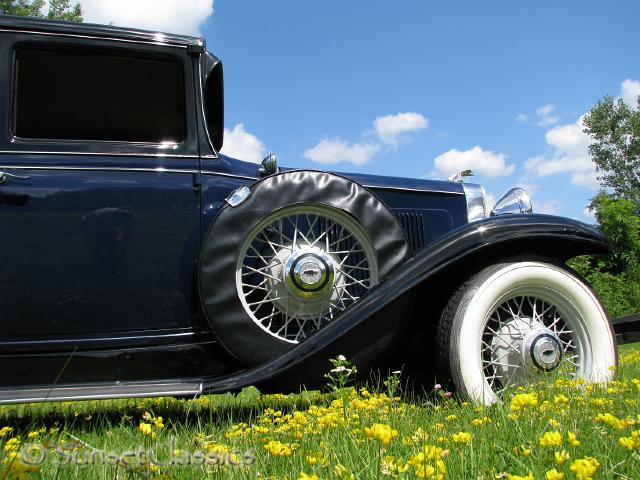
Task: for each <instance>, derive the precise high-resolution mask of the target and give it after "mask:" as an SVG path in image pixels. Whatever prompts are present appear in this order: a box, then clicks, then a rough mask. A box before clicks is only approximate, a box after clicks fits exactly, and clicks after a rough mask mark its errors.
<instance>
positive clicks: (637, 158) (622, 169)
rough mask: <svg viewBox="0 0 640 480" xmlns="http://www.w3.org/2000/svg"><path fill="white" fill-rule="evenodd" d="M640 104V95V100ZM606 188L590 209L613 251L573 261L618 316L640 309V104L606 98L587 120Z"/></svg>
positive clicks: (592, 146)
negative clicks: (633, 105)
mask: <svg viewBox="0 0 640 480" xmlns="http://www.w3.org/2000/svg"><path fill="white" fill-rule="evenodd" d="M638 107H640V98H639V99H638ZM583 122H584V131H585V133H587V134H588V135H589V136H590V138H591V140H592V143H591V145H590V146H589V153H590V154H591V158H592V159H593V161H594V163H595V164H596V167H597V168H598V172H599V173H600V175H599V177H598V179H599V181H600V184H601V185H602V187H603V188H605V189H606V190H601V191H600V192H599V193H598V195H596V196H595V197H594V198H593V199H592V201H591V205H590V208H591V209H592V210H594V211H595V215H596V220H597V221H598V227H599V228H600V230H601V231H602V233H604V235H605V236H606V237H607V238H608V239H609V243H610V244H611V253H610V254H609V255H592V256H585V257H578V258H576V259H573V260H572V261H571V262H570V263H569V264H570V265H571V266H572V267H573V268H575V269H576V270H577V271H578V272H580V273H581V274H582V275H583V276H585V277H586V278H587V280H589V282H590V283H591V285H592V286H593V288H594V289H595V290H596V291H597V292H598V294H599V295H600V297H601V298H602V300H603V302H604V304H605V306H606V308H607V310H608V311H609V314H610V315H611V316H612V317H617V316H622V315H627V314H630V313H635V312H637V311H639V310H640V217H639V216H638V214H639V213H640V108H639V109H635V108H632V106H630V105H627V104H626V103H625V102H623V101H622V100H614V99H613V98H612V97H609V96H607V97H605V98H603V99H602V100H600V101H599V102H597V103H596V104H595V105H594V107H593V108H592V109H591V110H590V111H589V113H588V114H587V115H585V118H584V121H583Z"/></svg>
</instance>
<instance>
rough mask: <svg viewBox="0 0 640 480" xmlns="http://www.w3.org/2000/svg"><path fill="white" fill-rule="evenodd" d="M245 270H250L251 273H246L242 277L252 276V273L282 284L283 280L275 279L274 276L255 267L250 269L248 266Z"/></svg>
mask: <svg viewBox="0 0 640 480" xmlns="http://www.w3.org/2000/svg"><path fill="white" fill-rule="evenodd" d="M243 268H246V269H247V270H250V272H244V273H243V274H242V275H250V274H251V273H257V274H259V275H263V276H265V277H267V278H270V279H272V280H275V281H276V282H281V280H280V279H279V278H276V277H274V276H273V275H270V274H268V273H266V272H264V271H262V270H258V269H255V268H253V267H248V266H247V265H245V266H244V267H243Z"/></svg>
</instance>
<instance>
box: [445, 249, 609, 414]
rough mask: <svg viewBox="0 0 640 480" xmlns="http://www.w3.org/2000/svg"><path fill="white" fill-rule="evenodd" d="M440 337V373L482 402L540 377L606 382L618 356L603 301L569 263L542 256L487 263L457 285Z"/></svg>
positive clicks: (447, 308) (460, 390)
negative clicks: (601, 301)
mask: <svg viewBox="0 0 640 480" xmlns="http://www.w3.org/2000/svg"><path fill="white" fill-rule="evenodd" d="M437 344H438V351H439V357H438V371H439V375H440V376H441V377H442V378H443V379H444V381H445V382H449V381H450V382H452V384H453V386H454V388H455V389H456V390H457V391H459V392H460V393H461V394H462V395H464V396H466V397H467V398H470V399H471V400H473V401H476V402H479V403H483V404H485V405H489V404H492V403H494V402H496V401H498V400H499V399H500V397H501V395H502V393H503V392H504V391H505V390H507V389H510V388H512V387H515V386H520V385H524V384H527V383H535V382H538V381H540V380H541V379H543V378H544V379H548V380H565V379H574V378H575V379H580V380H581V381H585V382H596V383H599V382H607V381H609V380H610V379H611V378H612V375H613V371H612V370H611V367H615V365H616V362H617V355H616V344H615V338H614V336H613V330H612V328H611V324H610V322H609V320H608V318H607V314H606V312H605V311H604V308H603V307H602V304H601V303H600V300H599V299H598V298H597V297H596V296H595V294H594V293H593V291H591V289H590V288H589V287H588V286H587V285H586V284H585V283H584V282H583V280H582V279H581V278H580V277H579V276H577V275H576V274H575V273H574V272H572V271H571V270H569V269H567V268H564V267H563V266H560V265H556V264H552V263H544V262H540V261H516V262H505V263H499V264H495V265H490V266H487V267H486V268H484V269H482V270H480V271H479V272H478V273H476V274H475V275H474V276H472V277H471V278H470V279H469V280H467V281H466V282H465V283H464V284H462V285H461V286H460V288H459V289H458V290H457V291H456V292H455V294H454V295H453V296H452V297H451V299H450V300H449V302H448V304H447V306H446V307H445V309H444V310H443V313H442V316H441V318H440V323H439V325H438V332H437Z"/></svg>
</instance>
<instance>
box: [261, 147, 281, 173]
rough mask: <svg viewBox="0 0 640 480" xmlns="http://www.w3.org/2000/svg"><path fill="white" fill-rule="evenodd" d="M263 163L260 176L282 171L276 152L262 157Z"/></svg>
mask: <svg viewBox="0 0 640 480" xmlns="http://www.w3.org/2000/svg"><path fill="white" fill-rule="evenodd" d="M260 165H262V166H261V167H260V176H261V177H267V176H269V175H273V174H275V173H278V172H279V171H280V168H278V156H277V155H276V154H275V153H270V154H269V155H267V156H266V157H264V158H263V159H262V163H261V164H260Z"/></svg>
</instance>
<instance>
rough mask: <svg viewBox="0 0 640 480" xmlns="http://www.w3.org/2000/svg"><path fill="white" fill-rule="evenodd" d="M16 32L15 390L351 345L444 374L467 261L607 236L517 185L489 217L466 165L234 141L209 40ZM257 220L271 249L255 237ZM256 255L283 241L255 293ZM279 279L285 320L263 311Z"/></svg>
mask: <svg viewBox="0 0 640 480" xmlns="http://www.w3.org/2000/svg"><path fill="white" fill-rule="evenodd" d="M0 38H1V39H2V40H1V42H0V46H1V47H0V61H1V62H3V64H4V65H6V66H7V68H6V69H5V70H3V73H2V75H1V77H0V91H1V92H2V95H0V112H1V113H2V115H0V129H1V130H2V131H3V132H4V134H3V135H2V136H0V172H1V173H0V225H1V234H0V259H1V260H0V300H1V301H0V305H2V313H1V314H0V315H1V317H0V318H2V333H1V338H0V368H1V369H2V371H3V372H4V373H3V375H2V377H1V380H0V402H5V403H10V402H25V401H40V400H60V399H84V398H105V397H135V396H147V395H195V394H199V393H204V392H217V391H226V390H237V389H239V388H242V387H244V386H247V385H257V386H259V387H260V388H262V389H280V390H285V389H296V388H299V386H300V385H302V384H305V385H309V386H311V385H318V384H321V383H322V373H323V372H324V371H325V370H326V368H327V365H328V358H330V357H332V356H336V355H338V354H344V355H347V356H348V357H349V358H350V359H352V360H353V361H354V362H356V363H357V364H358V366H359V367H360V371H361V372H366V371H367V369H368V368H373V367H375V366H377V367H380V368H387V367H391V366H393V365H395V366H397V367H403V369H404V371H405V372H406V373H407V374H409V375H411V376H412V378H413V379H415V381H416V382H432V381H433V380H434V378H435V377H434V375H435V374H434V373H433V369H432V368H429V367H430V366H433V365H434V364H435V363H437V362H439V361H441V360H442V358H441V357H443V356H444V357H447V358H448V357H450V356H451V355H450V354H449V353H447V352H446V350H447V348H449V347H446V346H445V347H442V345H441V344H443V342H445V340H446V338H448V337H447V335H449V336H450V335H451V332H449V333H447V332H444V333H441V334H440V337H438V336H437V335H436V328H437V326H438V325H439V324H440V325H441V324H442V322H440V321H439V319H440V318H441V314H442V312H443V309H445V310H446V308H445V307H446V306H447V304H448V302H449V301H450V299H451V298H452V296H453V295H454V292H455V291H456V290H457V289H459V288H460V286H461V285H463V284H464V283H465V282H466V281H467V280H468V279H470V278H474V275H477V274H478V272H482V271H484V269H486V268H488V267H491V266H495V265H499V264H502V263H504V262H507V261H513V259H516V258H517V259H519V260H520V261H522V260H526V261H542V262H546V263H545V264H549V265H550V264H557V265H562V264H564V262H565V261H566V260H567V259H568V258H571V257H573V256H576V255H581V254H588V253H603V252H606V251H608V244H607V242H606V240H605V239H604V238H603V237H602V236H601V235H600V234H599V233H598V232H597V231H595V230H593V229H591V228H590V227H588V226H586V225H584V224H581V223H579V222H576V221H573V220H569V219H563V218H560V217H552V216H544V215H536V214H530V213H528V211H529V210H530V208H529V207H530V206H529V205H527V201H528V199H527V197H526V194H525V193H524V192H522V191H519V190H516V191H512V192H510V193H509V194H508V195H507V196H506V197H505V198H504V199H503V200H502V201H501V202H499V205H497V206H496V208H494V215H493V216H490V215H489V212H487V208H486V205H485V198H484V191H483V190H482V188H481V187H480V186H479V185H474V184H469V183H465V182H462V181H435V180H423V179H408V178H392V177H381V176H374V175H366V174H334V173H326V172H316V171H311V170H285V169H283V170H279V168H278V167H277V164H276V163H275V161H274V160H275V159H274V158H273V157H269V158H268V159H266V161H265V162H264V163H263V165H262V166H260V165H257V164H254V163H250V162H244V161H242V160H238V159H234V158H230V157H227V156H225V155H222V154H220V153H219V150H220V148H221V146H222V143H223V87H222V66H221V63H220V61H219V60H218V59H217V58H215V57H214V56H213V55H211V54H209V53H208V52H207V51H206V48H205V45H204V41H203V39H200V38H193V37H186V36H179V35H169V34H162V33H157V32H145V31H140V30H130V29H121V28H114V27H106V26H99V25H80V24H71V23H66V22H52V21H43V20H36V19H24V18H17V17H2V18H0ZM275 205H279V207H278V208H276V207H275ZM291 208H293V209H294V210H288V209H291ZM307 210H308V211H307ZM278 212H281V213H282V212H285V213H283V214H282V215H285V214H288V215H289V216H288V217H286V216H285V217H282V216H280V217H278V215H280V213H278ZM287 212H288V213H287ZM274 215H275V216H274ZM309 215H311V219H310V217H309ZM314 215H315V217H314ZM263 218H268V219H269V220H268V221H267V223H265V224H264V225H262V226H261V227H260V228H261V229H262V230H260V229H259V230H255V228H258V227H255V228H254V224H256V225H258V226H260V225H261V223H260V222H261V221H262V219H263ZM292 218H295V219H296V220H295V226H294V225H293V222H292V220H291V219H292ZM299 218H306V220H304V222H306V224H305V225H306V226H305V227H304V229H306V230H305V232H306V234H307V236H310V235H315V237H314V238H315V240H313V238H312V239H305V241H304V242H302V243H303V244H304V245H303V247H304V248H302V247H301V248H299V249H298V248H297V246H296V240H295V236H294V239H293V243H292V244H291V245H288V246H286V248H284V247H282V246H280V247H278V246H276V247H274V245H278V243H277V242H276V241H275V240H273V238H276V237H277V233H278V232H275V233H274V225H276V224H277V222H280V223H279V224H280V237H279V238H280V240H281V242H280V243H287V241H290V239H289V236H291V232H295V234H296V235H297V234H298V233H300V234H301V235H302V233H303V228H302V227H300V228H299V225H298V223H297V222H298V219H299ZM313 219H315V220H313ZM287 221H289V222H290V224H286V222H287ZM301 221H302V220H301ZM269 222H271V223H269ZM314 222H315V223H314ZM341 222H342V223H341ZM283 224H285V226H284V227H283V226H282V225H283ZM287 225H288V226H287ZM241 227H242V228H244V230H242V228H241ZM343 227H344V228H345V229H346V230H344V232H347V233H343V230H339V233H335V232H336V231H337V230H336V229H342V228H343ZM252 228H253V230H252ZM283 228H284V229H285V230H286V232H283V230H282V229H283ZM332 228H333V229H334V230H332ZM240 231H242V232H244V233H242V234H241V233H239V232H240ZM265 232H266V233H265ZM312 232H322V233H312ZM331 232H333V233H331ZM348 232H351V233H353V235H354V237H353V238H355V239H356V240H353V239H351V240H348V238H350V236H349V233H348ZM358 232H359V233H358ZM272 234H273V235H276V237H272ZM251 235H253V236H254V237H255V239H256V241H258V240H259V241H262V242H263V243H264V244H268V245H267V246H266V247H264V248H265V249H266V250H263V249H260V252H257V251H256V253H255V255H253V256H251V255H249V253H247V252H250V251H255V250H256V247H255V244H254V243H251V242H252V241H253V240H252V239H254V237H251V238H249V237H250V236H251ZM260 235H262V237H260ZM332 235H333V237H332ZM248 236H249V237H248ZM336 236H337V237H336ZM247 238H249V240H247ZM332 238H333V240H330V239H332ZM336 238H337V239H336ZM272 240H273V244H272ZM285 240H286V241H285ZM347 240H348V241H347ZM325 241H326V247H327V248H326V250H323V248H324V247H322V245H321V244H324V243H325ZM353 241H357V242H359V244H362V245H363V247H362V249H363V250H362V252H364V253H362V252H361V253H358V252H360V250H357V249H356V247H353V246H352V245H353V243H349V248H350V249H351V250H350V252H351V253H346V254H345V255H347V256H349V255H356V253H357V254H358V255H364V257H363V258H362V259H361V260H359V262H360V263H354V264H353V265H352V267H353V270H349V272H351V273H350V274H349V273H343V272H342V269H341V268H342V267H343V266H344V265H343V263H344V261H346V259H347V257H344V258H343V257H339V255H341V254H340V253H339V248H338V247H336V245H339V244H340V245H342V244H343V243H344V242H347V243H348V242H353ZM247 242H248V243H247ZM330 243H332V245H333V247H332V248H333V250H331V248H330V247H329V244H330ZM344 244H346V243H344ZM238 245H243V247H241V248H240V250H242V249H244V250H243V252H244V253H238ZM261 248H262V247H261ZM269 248H271V253H268V254H266V253H264V252H265V251H269V250H268V249H269ZM340 248H342V247H340ZM252 249H253V250H252ZM274 252H275V253H274ZM353 252H356V253H353ZM238 255H240V257H241V256H242V255H245V257H246V258H255V257H259V258H258V259H257V261H259V260H260V259H262V257H263V256H266V257H267V258H266V259H263V260H264V265H263V266H262V267H260V268H258V267H256V269H257V270H259V272H254V273H256V275H258V273H260V274H264V278H262V277H259V279H260V278H262V280H261V281H260V283H255V284H253V287H255V288H253V287H251V288H253V290H250V293H249V294H247V295H246V298H244V297H243V295H244V293H243V292H245V290H243V288H244V287H243V285H244V284H243V283H242V282H243V281H244V280H243V279H244V278H245V277H244V276H243V275H245V273H243V272H244V271H245V270H243V268H244V269H246V268H249V269H250V270H251V269H252V268H253V267H251V266H248V267H247V266H246V258H245V260H243V258H240V257H238ZM349 258H351V257H349ZM358 258H360V257H358ZM243 261H244V262H245V263H244V264H243V263H242V262H243ZM279 264H282V265H281V266H280V265H279ZM374 264H375V265H374ZM346 265H349V262H347V263H346ZM359 265H364V266H365V267H361V266H360V267H359ZM374 266H375V268H374ZM296 269H297V270H296ZM359 269H360V270H365V273H364V275H370V276H369V277H367V278H366V279H365V280H363V279H362V278H361V277H358V275H356V273H354V272H356V271H358V270H359ZM254 270H255V269H254ZM254 270H251V271H252V272H253V271H254ZM294 270H295V272H296V273H295V275H294V274H293V272H294ZM221 272H227V274H228V275H226V274H225V275H222V273H221ZM265 272H266V273H265ZM505 275H507V274H506V273H505ZM280 276H283V278H285V280H286V281H287V282H289V283H287V284H286V288H285V286H283V285H284V284H285V282H284V280H283V281H282V282H281V280H273V278H272V277H280ZM354 276H355V277H358V278H355V279H354ZM374 277H375V278H374ZM247 278H250V279H251V278H252V275H251V273H249V275H248V277H247ZM234 279H235V281H234ZM374 280H375V281H374ZM248 281H249V282H252V281H257V280H255V279H252V280H248ZM272 281H273V282H275V283H274V284H273V285H271V284H270V283H269V282H272ZM296 282H297V283H296ZM323 282H324V283H323ZM281 283H282V284H281ZM265 285H267V286H268V287H265ZM351 285H355V287H353V288H360V289H361V290H362V295H359V294H358V295H357V298H356V297H354V296H353V295H355V294H353V291H355V290H353V291H352V290H349V289H350V288H352V287H351ZM316 286H317V289H316ZM264 288H267V290H266V291H267V293H266V295H265V297H264V299H263V302H264V304H268V306H269V308H271V309H272V313H271V315H272V316H282V317H283V318H284V320H279V321H280V322H281V323H282V322H284V323H282V324H278V325H279V327H278V328H280V329H282V328H284V332H285V333H284V334H282V333H279V332H274V331H271V330H270V329H272V328H275V327H272V326H271V322H266V321H263V317H260V319H259V320H260V321H258V320H256V318H254V317H255V316H256V315H258V314H257V313H255V312H257V310H255V311H254V309H253V307H252V306H251V305H252V304H257V305H258V306H259V307H260V306H261V305H263V304H262V303H260V301H258V302H250V301H249V300H250V299H251V294H253V293H251V292H254V291H255V289H258V290H260V289H264ZM225 289H226V290H225ZM322 289H325V290H322ZM274 292H276V293H274ZM245 293H246V292H245ZM225 295H226V296H225ZM285 297H286V302H285V301H284V300H280V298H285ZM349 297H351V298H349ZM248 299H249V300H248ZM291 302H293V304H294V307H293V309H294V310H296V312H297V313H295V312H294V313H295V315H298V317H296V318H294V317H293V316H291V315H292V314H291V313H290V312H288V311H287V310H288V309H289V308H291ZM339 302H342V303H339ZM260 308H262V307H260ZM252 312H253V313H252ZM254 314H255V315H254ZM243 315H244V317H246V316H247V315H248V316H249V317H251V315H254V317H252V318H253V320H254V321H253V322H251V321H249V320H247V319H246V318H244V317H243ZM260 315H262V313H260ZM603 315H604V314H603ZM334 317H335V320H334ZM602 318H603V320H602V319H601V320H600V323H601V325H599V328H600V330H599V332H600V334H602V331H604V332H605V333H604V334H602V335H604V337H606V339H605V340H606V341H605V343H606V342H609V344H610V346H609V347H607V346H605V347H603V348H605V349H607V348H608V350H607V351H606V352H605V353H604V354H603V357H604V358H605V360H603V361H604V362H605V363H606V362H608V363H612V362H613V363H615V345H613V340H612V336H611V335H610V331H611V330H610V328H609V324H608V321H607V319H606V315H604V317H602ZM293 320H295V322H293ZM312 321H313V322H312ZM260 322H262V323H260ZM290 322H293V323H294V324H296V323H297V324H299V325H300V326H299V328H298V327H296V328H298V330H296V331H295V332H294V333H291V334H287V333H286V332H287V328H289V327H288V326H287V325H289V323H290ZM310 322H312V323H315V325H314V326H311V327H308V326H304V328H303V326H302V324H305V325H307V324H308V323H310ZM531 322H533V320H531ZM531 322H530V323H531ZM578 323H579V322H578ZM532 324H533V323H532ZM283 325H284V326H283ZM514 325H516V324H515V323H513V321H511V323H509V324H508V325H507V327H501V328H506V329H507V330H509V328H511V326H514ZM516 326H517V325H516ZM257 327H260V328H257ZM538 327H540V328H538ZM542 327H544V325H543V324H542V323H540V324H538V323H536V328H537V329H538V330H540V329H542ZM536 328H533V327H531V331H532V332H533V331H534V330H536ZM545 328H546V327H545ZM536 331H537V330H536ZM545 331H546V330H545ZM607 332H609V333H607ZM533 333H535V332H533ZM533 333H532V334H531V335H533ZM502 334H503V335H507V334H509V335H510V334H511V333H510V332H507V331H506V330H504V331H503V332H502ZM442 335H445V337H443V336H442ZM553 335H555V333H554V334H553ZM558 335H559V336H562V333H558ZM443 338H444V339H445V340H443ZM530 340H531V341H532V342H536V341H538V340H539V338H538V337H535V338H534V337H532V338H531V339H530ZM554 341H556V340H554ZM522 343H523V345H524V340H522ZM549 345H551V344H549ZM554 345H555V344H553V345H551V346H550V347H549V348H551V349H553V348H555V347H554ZM441 347H442V348H444V349H445V351H443V350H442V349H441ZM493 347H494V348H499V347H500V345H499V344H493V343H492V348H493ZM583 347H584V348H586V346H584V345H583ZM583 347H581V348H583ZM524 348H525V347H524V346H523V347H522V349H524ZM531 348H533V347H531ZM532 351H533V350H532ZM585 351H586V350H585ZM556 353H557V352H556ZM561 354H562V352H560V353H558V355H561ZM585 356H586V355H585ZM541 358H542V357H541ZM445 363H446V362H445ZM494 368H495V365H494ZM444 370H445V371H448V367H447V366H444ZM445 375H449V376H451V372H449V373H447V374H445ZM607 375H608V374H607ZM453 377H455V375H453ZM605 377H606V375H605ZM605 377H598V378H593V379H595V380H598V379H603V378H605ZM590 378H591V377H590ZM606 378H608V377H606ZM453 381H454V383H455V381H456V379H455V378H453ZM462 390H464V389H462ZM467 393H469V392H467ZM469 394H470V396H473V394H472V393H469ZM481 400H482V399H481Z"/></svg>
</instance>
